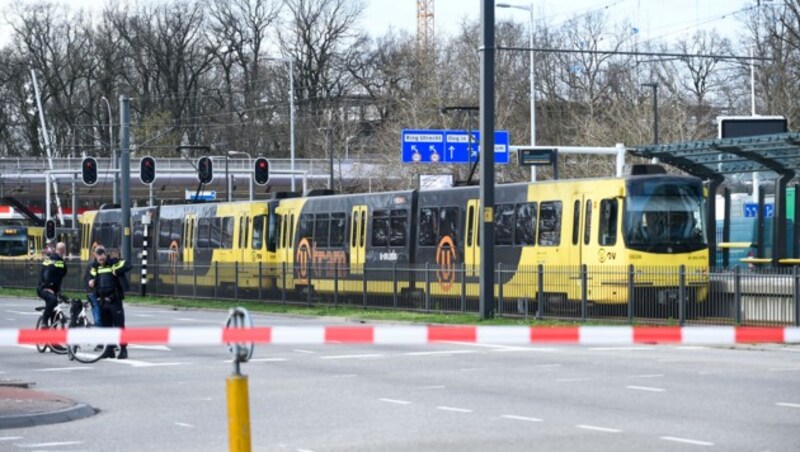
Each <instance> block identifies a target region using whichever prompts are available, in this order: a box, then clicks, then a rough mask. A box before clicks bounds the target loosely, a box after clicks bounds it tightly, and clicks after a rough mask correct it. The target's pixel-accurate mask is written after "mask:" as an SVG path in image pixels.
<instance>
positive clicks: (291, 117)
mask: <svg viewBox="0 0 800 452" xmlns="http://www.w3.org/2000/svg"><path fill="white" fill-rule="evenodd" d="M289 122H290V125H289V133H290V135H291V138H290V148H291V149H290V154H291V163H290V165H291V172H292V191H295V184H294V174H295V173H294V61H293V60H292V58H291V57H289ZM303 191H304V192H305V181H304V182H303Z"/></svg>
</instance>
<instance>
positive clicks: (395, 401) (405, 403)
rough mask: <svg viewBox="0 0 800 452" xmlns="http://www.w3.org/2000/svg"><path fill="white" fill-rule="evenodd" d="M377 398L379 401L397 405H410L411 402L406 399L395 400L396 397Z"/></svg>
mask: <svg viewBox="0 0 800 452" xmlns="http://www.w3.org/2000/svg"><path fill="white" fill-rule="evenodd" d="M378 400H380V401H381V402H386V403H394V404H397V405H411V402H409V401H408V400H397V399H378Z"/></svg>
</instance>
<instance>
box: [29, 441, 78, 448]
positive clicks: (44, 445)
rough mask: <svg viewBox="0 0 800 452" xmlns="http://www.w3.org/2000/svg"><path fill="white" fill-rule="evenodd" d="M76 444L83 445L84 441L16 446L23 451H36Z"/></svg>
mask: <svg viewBox="0 0 800 452" xmlns="http://www.w3.org/2000/svg"><path fill="white" fill-rule="evenodd" d="M76 444H83V441H61V442H57V443H36V444H14V445H15V446H17V447H21V448H23V449H36V448H39V447H56V446H74V445H76Z"/></svg>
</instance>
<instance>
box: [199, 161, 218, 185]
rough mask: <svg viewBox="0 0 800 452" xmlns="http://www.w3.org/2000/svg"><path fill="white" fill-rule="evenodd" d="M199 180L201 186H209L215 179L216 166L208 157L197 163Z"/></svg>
mask: <svg viewBox="0 0 800 452" xmlns="http://www.w3.org/2000/svg"><path fill="white" fill-rule="evenodd" d="M197 179H198V180H199V181H200V183H201V184H209V183H211V180H212V179H214V164H213V163H212V162H211V159H210V158H208V157H200V160H198V161H197Z"/></svg>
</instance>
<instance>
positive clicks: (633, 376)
mask: <svg viewBox="0 0 800 452" xmlns="http://www.w3.org/2000/svg"><path fill="white" fill-rule="evenodd" d="M663 376H664V374H644V375H631V378H661V377H663Z"/></svg>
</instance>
